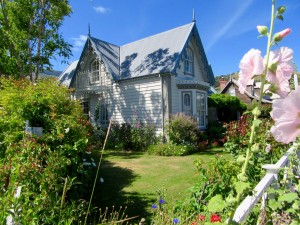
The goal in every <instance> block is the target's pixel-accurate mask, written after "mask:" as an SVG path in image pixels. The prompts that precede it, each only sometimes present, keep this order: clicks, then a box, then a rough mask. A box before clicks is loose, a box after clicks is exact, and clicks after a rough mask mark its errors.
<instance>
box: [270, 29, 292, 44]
mask: <svg viewBox="0 0 300 225" xmlns="http://www.w3.org/2000/svg"><path fill="white" fill-rule="evenodd" d="M291 32H292V30H291V29H290V28H287V29H285V30H282V31H280V32H278V33H276V34H274V40H275V41H277V42H278V41H281V40H282V39H283V38H284V37H286V36H287V35H288V34H289V33H291Z"/></svg>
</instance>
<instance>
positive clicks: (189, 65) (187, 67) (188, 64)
mask: <svg viewBox="0 0 300 225" xmlns="http://www.w3.org/2000/svg"><path fill="white" fill-rule="evenodd" d="M193 65H194V57H193V52H192V50H191V49H190V48H187V49H186V51H185V55H184V72H185V73H188V74H193V69H194V68H193Z"/></svg>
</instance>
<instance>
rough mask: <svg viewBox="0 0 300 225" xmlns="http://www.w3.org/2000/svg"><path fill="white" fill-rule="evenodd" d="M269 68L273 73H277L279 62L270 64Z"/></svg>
mask: <svg viewBox="0 0 300 225" xmlns="http://www.w3.org/2000/svg"><path fill="white" fill-rule="evenodd" d="M268 70H269V71H270V72H271V73H274V74H276V70H277V62H276V63H272V64H271V65H269V66H268Z"/></svg>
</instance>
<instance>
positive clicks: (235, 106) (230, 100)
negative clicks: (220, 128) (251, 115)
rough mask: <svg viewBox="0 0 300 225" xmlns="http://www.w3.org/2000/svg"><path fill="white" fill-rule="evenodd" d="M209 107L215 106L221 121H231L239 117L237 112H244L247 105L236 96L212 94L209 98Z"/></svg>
mask: <svg viewBox="0 0 300 225" xmlns="http://www.w3.org/2000/svg"><path fill="white" fill-rule="evenodd" d="M207 104H208V107H215V108H216V109H217V113H218V119H219V121H221V122H229V121H232V120H236V119H237V112H241V113H242V112H244V111H245V110H246V109H247V105H246V104H245V103H243V102H242V101H241V100H240V99H238V98H237V97H235V96H230V95H224V94H212V95H210V96H209V97H208V99H207Z"/></svg>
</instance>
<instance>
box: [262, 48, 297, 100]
mask: <svg viewBox="0 0 300 225" xmlns="http://www.w3.org/2000/svg"><path fill="white" fill-rule="evenodd" d="M264 63H265V64H266V58H265V59H264ZM293 72H294V64H293V50H292V49H290V48H287V47H281V48H280V49H277V50H275V51H271V52H270V57H269V64H268V71H267V75H266V79H267V81H269V82H270V83H272V84H274V86H275V89H276V93H277V94H279V95H280V96H281V97H286V96H287V94H288V93H289V92H290V87H289V83H288V81H289V79H291V77H292V74H293ZM277 90H278V91H277Z"/></svg>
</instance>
